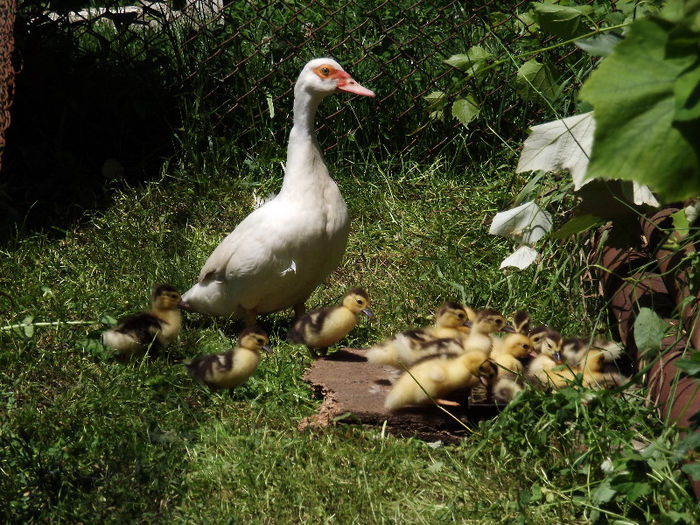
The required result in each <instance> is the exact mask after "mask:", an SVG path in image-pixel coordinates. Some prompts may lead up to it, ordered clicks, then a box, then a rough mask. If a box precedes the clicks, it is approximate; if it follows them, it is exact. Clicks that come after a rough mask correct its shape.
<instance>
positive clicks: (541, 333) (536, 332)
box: [528, 326, 549, 354]
mask: <svg viewBox="0 0 700 525" xmlns="http://www.w3.org/2000/svg"><path fill="white" fill-rule="evenodd" d="M548 332H549V328H547V327H546V326H538V327H537V328H533V329H532V330H530V333H528V336H530V342H531V343H532V349H533V350H534V351H535V352H536V353H538V354H539V353H540V352H542V343H544V340H545V339H546V338H547V333H548Z"/></svg>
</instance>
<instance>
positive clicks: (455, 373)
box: [384, 351, 496, 411]
mask: <svg viewBox="0 0 700 525" xmlns="http://www.w3.org/2000/svg"><path fill="white" fill-rule="evenodd" d="M495 375H496V370H495V369H494V367H493V365H492V364H491V363H490V362H489V360H488V354H487V353H485V352H479V351H470V352H467V353H465V354H463V355H461V356H459V357H456V358H454V359H440V358H437V359H430V360H427V361H423V362H422V363H419V364H417V365H415V366H413V367H412V368H411V369H410V374H409V373H408V372H407V373H404V374H403V375H402V376H401V377H400V378H399V380H398V381H397V382H396V383H395V384H394V386H393V388H392V389H391V390H390V391H389V393H388V394H387V396H386V400H385V401H384V407H385V408H386V409H387V410H389V411H393V410H396V409H398V408H401V407H404V406H407V405H424V404H428V403H430V398H431V397H432V398H433V399H435V398H438V397H441V396H444V395H447V394H449V393H450V392H453V391H454V390H457V389H460V388H473V387H474V386H476V385H477V384H478V383H479V380H482V381H483V382H485V383H489V382H490V381H491V380H492V379H493V378H494V377H495ZM421 387H422V388H421ZM426 392H427V394H428V395H426Z"/></svg>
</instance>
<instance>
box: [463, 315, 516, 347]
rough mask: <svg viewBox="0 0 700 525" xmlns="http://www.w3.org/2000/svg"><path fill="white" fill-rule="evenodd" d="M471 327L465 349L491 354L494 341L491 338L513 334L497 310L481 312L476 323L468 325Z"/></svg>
mask: <svg viewBox="0 0 700 525" xmlns="http://www.w3.org/2000/svg"><path fill="white" fill-rule="evenodd" d="M467 325H468V326H471V332H470V333H469V336H468V337H467V339H466V341H465V343H464V347H465V349H467V350H479V351H481V352H486V353H487V354H488V353H490V352H491V348H492V346H493V343H494V339H493V338H492V337H491V336H492V335H493V334H495V333H497V332H511V333H512V332H513V328H512V327H510V326H508V324H507V323H506V320H505V318H504V317H503V316H502V315H501V314H499V313H498V312H497V311H496V310H492V309H491V308H486V309H484V310H481V311H480V312H479V313H478V314H477V316H476V320H475V321H474V322H469V323H467Z"/></svg>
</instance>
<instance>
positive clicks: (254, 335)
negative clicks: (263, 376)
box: [184, 326, 272, 394]
mask: <svg viewBox="0 0 700 525" xmlns="http://www.w3.org/2000/svg"><path fill="white" fill-rule="evenodd" d="M268 343H269V340H268V338H267V334H266V333H265V331H264V330H262V329H261V328H258V327H256V326H254V327H251V328H246V329H245V330H243V331H242V332H241V333H240V335H239V336H238V346H237V347H235V348H234V349H233V350H230V351H228V352H224V353H221V354H212V355H206V356H202V357H198V358H196V359H193V360H192V361H187V362H185V363H184V365H185V367H186V368H187V373H188V374H189V375H191V376H192V377H194V378H195V379H197V380H199V381H201V382H202V383H204V384H205V385H207V386H208V387H210V388H213V389H216V388H228V389H229V392H230V393H231V394H233V389H234V387H236V386H238V385H240V384H242V383H244V382H245V381H246V380H247V379H248V378H249V377H250V376H252V375H253V374H254V373H255V371H256V370H257V368H258V365H259V364H260V359H261V357H262V354H261V353H260V352H261V350H265V351H266V352H269V353H272V349H271V348H270V346H269V344H268Z"/></svg>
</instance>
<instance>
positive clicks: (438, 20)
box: [3, 0, 615, 202]
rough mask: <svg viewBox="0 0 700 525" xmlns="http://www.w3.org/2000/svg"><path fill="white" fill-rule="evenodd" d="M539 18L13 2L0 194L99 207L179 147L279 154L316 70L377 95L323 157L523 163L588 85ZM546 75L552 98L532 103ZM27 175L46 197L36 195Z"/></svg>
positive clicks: (316, 0) (508, 11)
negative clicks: (529, 147)
mask: <svg viewBox="0 0 700 525" xmlns="http://www.w3.org/2000/svg"><path fill="white" fill-rule="evenodd" d="M531 9H532V4H531V2H529V1H528V0H508V1H505V0H483V1H482V2H478V3H476V2H474V3H472V2H461V1H458V0H452V1H450V0H442V1H438V0H383V1H379V2H377V1H370V0H324V1H321V0H304V1H293V0H235V1H229V0H179V1H177V0H173V1H170V2H167V3H165V2H157V1H145V0H140V1H138V0H136V1H135V0H132V1H131V2H129V1H124V0H91V1H90V0H74V1H71V2H59V1H51V0H47V1H45V2H30V1H26V0H18V3H17V23H16V25H15V34H16V41H17V44H16V47H17V50H18V54H19V57H20V59H21V62H22V64H23V73H22V75H20V76H18V78H17V81H18V85H17V90H16V91H17V95H16V101H15V107H14V109H13V114H14V116H13V122H14V124H13V126H12V127H11V128H10V129H9V130H8V147H7V148H6V151H5V155H4V159H3V160H4V164H3V172H4V175H5V179H6V180H10V185H11V186H12V185H13V184H14V183H13V182H12V177H14V180H15V181H16V184H14V186H16V187H15V188H14V189H15V190H16V189H17V188H19V190H18V191H19V193H20V195H13V199H14V200H15V201H17V202H20V201H23V200H25V201H26V202H29V201H30V200H31V199H35V198H36V195H37V193H38V194H41V192H42V188H43V187H44V186H45V188H44V190H45V193H51V195H52V199H53V200H54V201H56V200H61V195H62V192H64V191H66V188H67V187H68V186H69V184H68V182H70V184H73V185H77V186H78V187H79V188H80V190H79V195H78V197H79V198H83V197H85V195H88V196H90V195H92V197H91V198H95V197H94V195H93V194H98V193H99V192H100V188H102V185H103V184H104V183H105V180H108V179H110V178H111V177H114V176H115V173H117V174H118V175H119V176H121V175H124V176H125V177H126V178H127V180H130V179H136V180H142V179H143V178H144V177H147V176H148V174H149V173H150V174H153V173H155V172H157V171H158V170H160V166H161V165H162V162H163V159H164V158H168V157H172V156H173V155H174V154H177V153H182V151H183V150H185V149H187V148H185V147H183V143H187V144H188V148H189V151H194V150H201V149H206V148H207V147H208V146H207V144H208V143H210V142H211V140H212V137H217V138H221V140H225V141H228V142H230V143H231V144H235V145H236V147H237V148H239V149H240V151H243V152H247V151H261V150H264V148H268V147H270V145H273V146H274V145H279V144H284V143H285V141H286V135H287V133H288V131H289V127H290V126H291V108H292V96H293V84H294V81H295V80H296V77H297V75H298V73H299V71H300V70H301V68H302V66H303V64H304V63H305V62H306V61H307V60H309V59H311V58H314V57H318V56H332V57H333V58H335V59H336V60H338V62H340V63H341V64H342V65H343V66H344V67H345V68H346V69H347V70H348V71H349V72H350V73H351V74H352V75H353V76H354V77H355V78H356V79H357V80H358V81H359V82H361V83H362V84H363V85H366V86H367V87H369V88H371V89H372V90H374V91H375V93H376V94H377V98H376V99H375V100H373V101H368V100H363V101H362V103H359V102H358V103H354V102H352V101H348V99H347V97H333V99H332V100H329V101H328V102H326V103H324V104H323V105H322V106H321V108H320V112H319V119H318V126H319V130H318V131H319V139H320V141H321V144H322V146H323V148H324V150H325V151H326V152H327V155H330V156H333V155H341V154H342V155H351V154H353V152H352V151H350V150H349V149H348V148H347V147H346V146H347V145H348V144H350V145H352V148H353V151H357V150H360V149H363V150H367V149H373V151H375V152H376V153H377V154H391V155H401V156H407V155H408V156H410V157H411V159H413V160H415V161H417V162H424V161H429V160H431V159H433V158H435V156H437V155H440V154H446V155H449V156H450V158H451V159H453V160H454V161H455V162H458V163H464V164H466V163H468V162H476V161H479V159H483V158H484V156H486V155H491V154H492V153H493V150H494V147H500V146H502V145H503V143H508V144H509V145H510V146H511V147H513V148H517V146H518V144H519V143H520V141H521V140H522V138H523V137H524V136H525V134H526V130H527V127H528V125H529V124H531V123H533V122H534V121H536V120H543V119H545V118H547V117H551V116H554V115H557V114H566V113H570V112H571V108H570V107H569V105H571V104H572V99H573V97H571V96H570V95H571V93H572V92H573V91H574V90H575V89H577V87H578V85H579V79H580V78H581V77H582V74H583V72H585V71H586V68H587V67H590V64H591V59H590V57H587V56H585V55H583V53H582V52H581V51H579V50H577V49H576V48H575V47H574V46H573V45H571V44H569V45H566V46H551V45H549V44H551V40H548V39H549V38H550V37H548V36H547V35H546V34H545V33H544V32H542V31H539V30H538V27H537V24H536V22H535V21H534V20H533V18H532V16H531ZM608 9H609V10H611V11H614V9H615V8H614V4H610V6H609V7H608ZM454 55H458V57H457V60H450V61H449V63H448V62H447V61H448V59H449V58H450V57H453V56H454ZM528 67H529V69H527V68H528ZM524 69H526V70H527V71H530V77H529V79H528V77H527V71H526V73H523V71H524ZM537 75H539V77H541V78H539V80H542V78H545V77H546V78H545V80H547V78H549V77H551V80H552V82H550V86H555V87H549V88H548V89H549V92H546V93H543V92H540V91H537V90H536V89H535V90H533V89H532V82H531V79H535V80H537V78H536V77H537ZM523 79H525V81H523ZM539 80H538V81H537V82H539ZM5 84H6V85H7V83H5ZM458 104H461V111H457V106H458ZM465 110H466V112H467V113H469V114H470V115H471V116H470V117H469V118H470V119H471V118H473V120H471V121H470V122H468V127H465V125H464V122H465V118H464V115H463V114H460V113H463V112H464V111H465ZM477 113H478V116H477ZM454 115H458V116H459V118H456V117H455V116H454ZM460 119H461V120H460ZM331 120H333V123H332V125H330V121H331ZM355 144H359V145H361V146H363V148H357V147H356V146H355ZM339 146H340V147H339ZM275 148H276V149H277V151H278V153H279V146H275ZM114 161H116V163H115V162H114ZM110 166H111V168H110ZM114 166H117V169H114ZM32 173H40V174H41V175H40V178H41V181H42V182H41V183H40V184H38V185H37V184H36V183H34V184H32V187H31V188H30V187H27V186H26V185H25V181H27V180H30V179H35V178H36V177H34V175H33V174H32ZM96 174H97V175H98V176H97V177H96ZM100 175H101V176H100ZM8 178H9V179H8ZM76 181H77V184H76ZM95 181H98V183H97V184H96V183H95ZM75 198H76V196H75V195H71V196H66V200H71V199H75Z"/></svg>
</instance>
